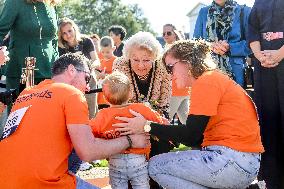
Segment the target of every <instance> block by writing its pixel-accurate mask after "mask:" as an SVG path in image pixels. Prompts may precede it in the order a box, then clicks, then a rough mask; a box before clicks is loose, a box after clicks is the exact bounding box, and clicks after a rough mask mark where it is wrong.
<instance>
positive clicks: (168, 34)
mask: <svg viewBox="0 0 284 189" xmlns="http://www.w3.org/2000/svg"><path fill="white" fill-rule="evenodd" d="M166 35H167V36H171V35H173V32H171V31H168V32H164V33H163V36H164V37H165V36H166Z"/></svg>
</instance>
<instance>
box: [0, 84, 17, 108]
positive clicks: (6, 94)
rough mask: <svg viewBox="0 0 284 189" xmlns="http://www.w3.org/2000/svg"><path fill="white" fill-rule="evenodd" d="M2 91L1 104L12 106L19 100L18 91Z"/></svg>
mask: <svg viewBox="0 0 284 189" xmlns="http://www.w3.org/2000/svg"><path fill="white" fill-rule="evenodd" d="M0 89H3V90H0V102H2V103H3V104H5V105H9V104H12V103H13V102H14V101H15V100H16V99H17V91H16V89H4V88H0Z"/></svg>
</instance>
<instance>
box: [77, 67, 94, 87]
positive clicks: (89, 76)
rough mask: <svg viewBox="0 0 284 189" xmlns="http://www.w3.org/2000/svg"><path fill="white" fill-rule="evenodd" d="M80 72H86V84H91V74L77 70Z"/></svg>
mask: <svg viewBox="0 0 284 189" xmlns="http://www.w3.org/2000/svg"><path fill="white" fill-rule="evenodd" d="M75 69H76V70H77V71H78V72H84V73H85V74H86V75H85V81H86V84H89V83H90V80H91V75H90V73H89V72H87V71H85V70H81V69H79V68H75Z"/></svg>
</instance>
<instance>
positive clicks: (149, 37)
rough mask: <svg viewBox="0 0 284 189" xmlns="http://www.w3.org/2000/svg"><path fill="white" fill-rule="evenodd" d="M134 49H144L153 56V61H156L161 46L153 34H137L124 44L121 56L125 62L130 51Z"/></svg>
mask: <svg viewBox="0 0 284 189" xmlns="http://www.w3.org/2000/svg"><path fill="white" fill-rule="evenodd" d="M134 48H140V49H146V50H148V51H149V52H150V53H151V54H152V55H153V57H154V59H158V57H159V56H160V53H161V49H162V46H161V44H160V43H159V41H158V40H157V39H156V38H155V37H154V36H153V34H151V33H149V32H138V33H136V34H134V35H132V36H131V37H130V38H129V39H128V40H127V41H126V42H125V45H124V47H123V56H124V58H125V59H126V60H129V59H130V54H131V51H132V50H133V49H134Z"/></svg>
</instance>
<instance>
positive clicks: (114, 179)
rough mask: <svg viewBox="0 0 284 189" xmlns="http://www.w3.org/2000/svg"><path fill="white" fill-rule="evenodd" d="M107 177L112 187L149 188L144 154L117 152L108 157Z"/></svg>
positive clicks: (122, 188) (125, 188)
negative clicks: (129, 184) (129, 185)
mask: <svg viewBox="0 0 284 189" xmlns="http://www.w3.org/2000/svg"><path fill="white" fill-rule="evenodd" d="M109 177H110V184H111V187H112V189H128V181H130V183H131V185H132V188H133V189H138V188H139V189H150V186H149V175H148V162H147V160H146V157H145V155H139V154H117V155H114V156H112V157H110V158H109Z"/></svg>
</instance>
